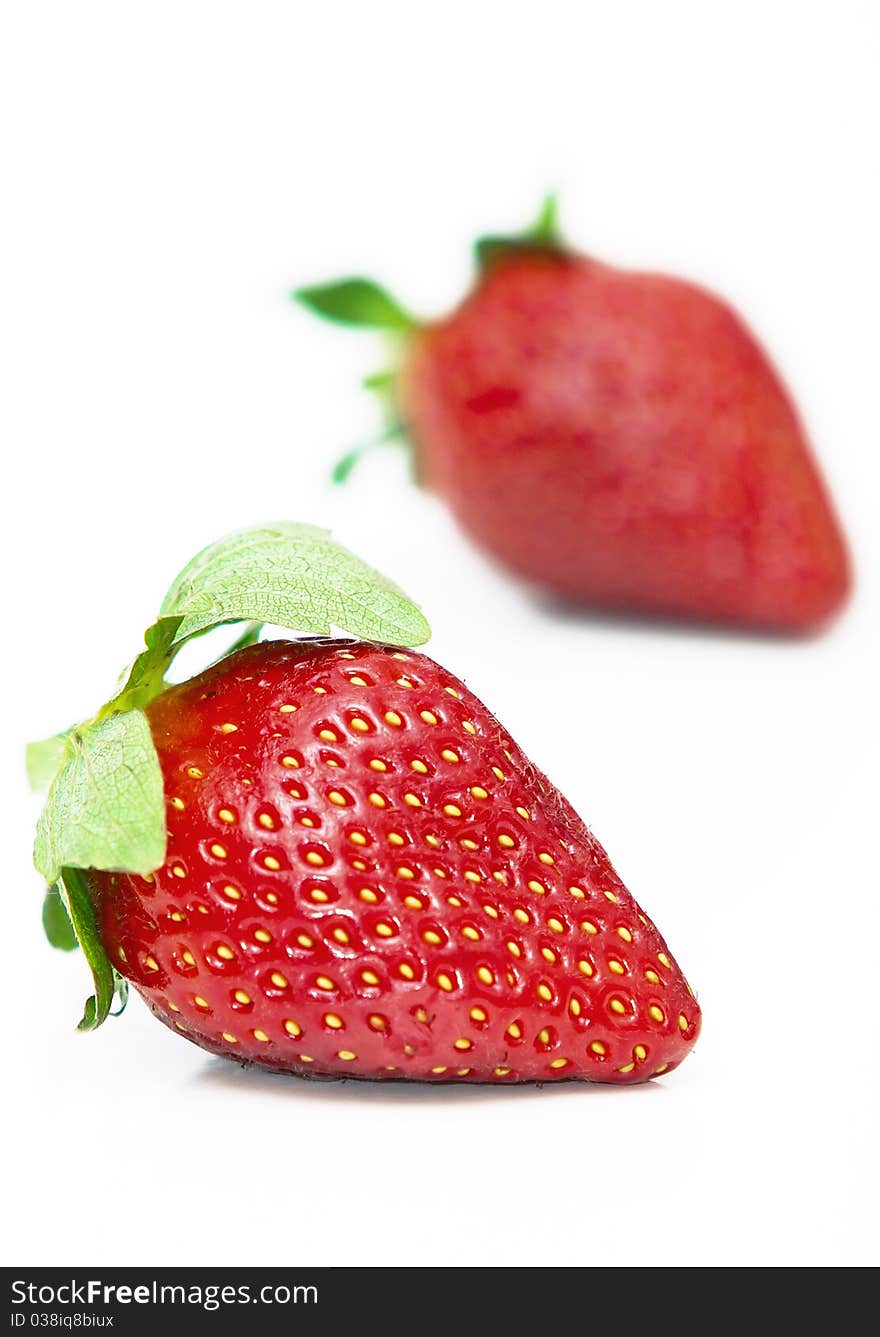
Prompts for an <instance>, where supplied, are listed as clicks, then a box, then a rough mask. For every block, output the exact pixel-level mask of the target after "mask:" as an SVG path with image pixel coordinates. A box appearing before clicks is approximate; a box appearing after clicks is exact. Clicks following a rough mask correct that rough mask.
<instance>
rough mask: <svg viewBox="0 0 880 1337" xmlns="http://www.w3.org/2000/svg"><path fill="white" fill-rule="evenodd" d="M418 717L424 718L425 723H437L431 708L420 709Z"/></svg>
mask: <svg viewBox="0 0 880 1337" xmlns="http://www.w3.org/2000/svg"><path fill="white" fill-rule="evenodd" d="M419 718H420V719H421V720H424V722H425V724H436V723H437V716H436V715H435V714H434V712H433V710H420V711H419Z"/></svg>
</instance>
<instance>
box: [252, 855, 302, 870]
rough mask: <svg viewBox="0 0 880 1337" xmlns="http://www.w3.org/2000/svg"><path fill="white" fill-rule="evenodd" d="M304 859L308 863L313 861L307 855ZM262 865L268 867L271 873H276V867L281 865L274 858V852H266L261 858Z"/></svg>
mask: <svg viewBox="0 0 880 1337" xmlns="http://www.w3.org/2000/svg"><path fill="white" fill-rule="evenodd" d="M306 859H307V862H308V863H312V862H313V860H312V859H310V858H309V857H308V855H307V856H306ZM263 867H264V868H268V869H269V871H270V872H271V873H277V872H278V869H279V868H280V867H281V864H280V863H279V862H278V860H277V859H276V858H275V855H274V854H267V855H266V857H265V858H264V860H263Z"/></svg>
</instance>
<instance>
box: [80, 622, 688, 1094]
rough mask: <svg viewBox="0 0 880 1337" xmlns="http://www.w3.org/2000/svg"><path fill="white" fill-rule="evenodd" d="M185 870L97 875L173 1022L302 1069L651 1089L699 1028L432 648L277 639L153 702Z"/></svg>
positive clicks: (552, 804)
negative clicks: (427, 651)
mask: <svg viewBox="0 0 880 1337" xmlns="http://www.w3.org/2000/svg"><path fill="white" fill-rule="evenodd" d="M147 717H148V720H149V726H150V730H151V732H152V737H153V740H154V742H155V745H156V749H157V752H158V757H159V761H160V764H161V770H162V776H163V780H164V788H165V797H166V801H167V832H168V848H167V857H166V859H165V862H164V863H163V865H162V866H161V867H160V868H157V869H156V871H155V872H154V873H153V874H152V875H149V876H147V877H139V876H134V875H131V874H127V873H113V872H96V871H91V872H89V873H87V874H86V877H87V881H88V884H89V886H90V888H91V892H92V895H93V897H94V901H95V904H96V906H97V911H98V924H99V930H100V935H101V938H102V940H103V944H104V947H105V948H106V951H107V953H108V955H109V957H110V959H111V961H112V962H113V964H114V966H115V968H116V969H117V970H118V971H119V972H120V973H121V974H122V975H124V976H125V977H126V978H127V979H129V980H130V981H131V982H132V983H133V984H134V985H135V987H136V988H137V989H138V991H139V992H140V993H141V994H142V995H143V996H144V998H145V999H146V1000H147V1001H148V1003H149V1005H150V1007H151V1009H152V1011H153V1012H154V1013H155V1015H156V1016H157V1017H159V1018H160V1020H162V1021H164V1022H165V1023H166V1024H167V1025H169V1026H173V1027H175V1028H176V1029H177V1030H178V1031H179V1032H180V1033H181V1034H182V1035H184V1036H186V1037H187V1038H188V1039H191V1040H193V1041H194V1042H195V1043H196V1044H198V1045H201V1046H202V1047H203V1048H205V1049H208V1050H211V1051H212V1052H215V1053H219V1054H225V1055H228V1056H230V1057H234V1058H238V1059H243V1060H247V1061H251V1062H255V1063H259V1064H262V1065H264V1066H265V1067H268V1068H274V1069H282V1070H285V1071H291V1072H297V1073H302V1074H310V1075H313V1074H318V1073H322V1074H337V1075H346V1076H358V1077H391V1078H400V1077H414V1078H420V1079H424V1080H448V1079H452V1080H457V1081H462V1080H463V1081H481V1082H485V1081H492V1082H494V1081H498V1082H517V1081H527V1080H540V1081H547V1080H550V1079H551V1078H571V1077H576V1078H582V1079H589V1080H597V1081H607V1082H637V1081H642V1080H645V1079H646V1078H649V1077H652V1076H656V1075H658V1074H659V1073H661V1072H666V1071H669V1070H670V1069H671V1068H674V1067H675V1066H676V1065H677V1064H678V1063H680V1062H681V1060H682V1059H683V1058H684V1056H685V1055H686V1054H687V1052H688V1050H689V1049H690V1048H691V1046H692V1045H693V1043H694V1041H695V1039H696V1037H697V1034H698V1032H699V1027H700V1010H699V1007H698V1006H697V1003H696V1002H695V1000H694V998H693V996H692V994H691V992H690V990H689V988H688V986H687V984H686V983H685V980H684V978H683V976H682V974H681V972H680V971H679V969H678V967H677V965H676V964H675V962H674V960H673V959H672V957H671V956H670V954H669V952H668V950H667V947H666V944H665V943H664V941H663V939H662V938H661V937H660V935H659V933H658V932H657V930H656V929H655V928H654V925H653V924H652V923H651V922H650V921H649V920H648V919H647V918H646V917H645V915H644V914H643V913H642V911H641V910H640V909H639V907H638V905H637V904H636V903H635V902H634V901H633V899H632V897H631V896H630V894H629V892H628V891H627V890H626V889H625V887H624V886H623V884H622V883H621V881H620V879H619V878H618V877H617V875H616V873H615V872H614V870H613V868H612V867H611V865H610V863H609V861H608V858H607V855H606V854H605V851H604V850H603V849H602V847H601V846H600V845H599V844H598V843H597V841H596V840H594V839H593V837H592V836H591V834H590V832H589V831H588V830H587V828H586V827H585V826H584V824H583V823H582V822H581V821H580V819H579V818H578V817H577V816H576V814H575V813H574V811H573V810H572V808H571V807H570V806H569V804H568V803H567V802H566V801H565V799H563V798H562V796H561V795H560V794H559V793H558V792H557V790H556V789H555V788H554V787H553V785H552V784H551V783H550V782H549V781H548V780H547V779H546V778H545V777H544V776H543V775H541V773H540V772H539V771H537V770H536V769H535V767H534V766H533V765H532V764H531V763H530V762H529V761H528V759H527V758H526V757H525V756H524V755H523V754H522V752H521V751H520V749H519V748H518V747H517V746H516V744H515V743H514V742H513V741H512V740H511V739H510V738H509V737H508V735H507V734H506V733H505V732H504V730H503V729H502V727H501V726H500V725H499V723H498V721H497V720H495V719H494V718H493V716H492V715H491V714H490V713H489V712H488V711H487V710H486V708H485V706H483V705H482V704H481V703H480V702H479V701H478V700H477V699H476V698H475V697H474V696H473V695H472V694H471V693H470V692H469V691H468V690H467V689H466V688H465V687H464V686H463V684H462V683H461V682H459V681H458V680H457V679H456V678H454V677H453V676H452V675H451V674H450V673H447V672H446V671H445V670H444V669H442V668H440V667H439V666H438V665H436V664H435V663H433V662H432V661H431V660H430V659H427V658H425V657H424V656H423V655H420V654H417V653H412V652H406V653H404V652H401V651H397V650H393V649H389V648H383V647H381V646H378V645H374V644H367V643H364V642H360V641H339V640H336V641H334V640H323V639H322V640H313V641H299V642H284V641H279V642H274V643H263V644H258V645H254V646H251V647H250V648H246V649H243V650H240V651H238V652H236V653H234V654H233V655H231V656H230V657H229V658H227V659H225V660H223V661H222V662H220V663H219V664H218V665H216V666H214V667H213V668H211V669H209V670H207V671H206V672H204V673H202V674H201V675H200V676H198V677H196V678H194V679H192V680H191V681H189V682H186V683H184V684H183V685H182V686H179V687H172V688H168V689H167V690H165V691H163V692H162V693H161V694H160V695H158V696H157V697H156V698H155V699H154V700H153V701H152V702H151V703H150V704H149V705H148V706H147Z"/></svg>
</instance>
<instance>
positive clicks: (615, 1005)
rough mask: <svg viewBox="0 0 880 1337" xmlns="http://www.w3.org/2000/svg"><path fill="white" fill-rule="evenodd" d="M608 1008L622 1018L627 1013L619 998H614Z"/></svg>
mask: <svg viewBox="0 0 880 1337" xmlns="http://www.w3.org/2000/svg"><path fill="white" fill-rule="evenodd" d="M608 1006H609V1007H610V1008H611V1011H612V1012H616V1013H617V1015H618V1016H619V1017H622V1016H623V1015H624V1013H625V1012H626V1008H625V1007H624V1005H623V1003H622V1002H621V1001H620V999H619V998H612V999H611V1002H610V1003H609V1004H608Z"/></svg>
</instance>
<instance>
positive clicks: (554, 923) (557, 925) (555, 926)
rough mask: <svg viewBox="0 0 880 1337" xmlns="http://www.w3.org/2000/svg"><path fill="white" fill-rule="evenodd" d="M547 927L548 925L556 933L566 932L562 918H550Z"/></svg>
mask: <svg viewBox="0 0 880 1337" xmlns="http://www.w3.org/2000/svg"><path fill="white" fill-rule="evenodd" d="M547 927H548V928H549V929H551V930H552V932H554V933H564V932H565V925H564V924H563V923H562V920H561V919H548V920H547Z"/></svg>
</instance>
